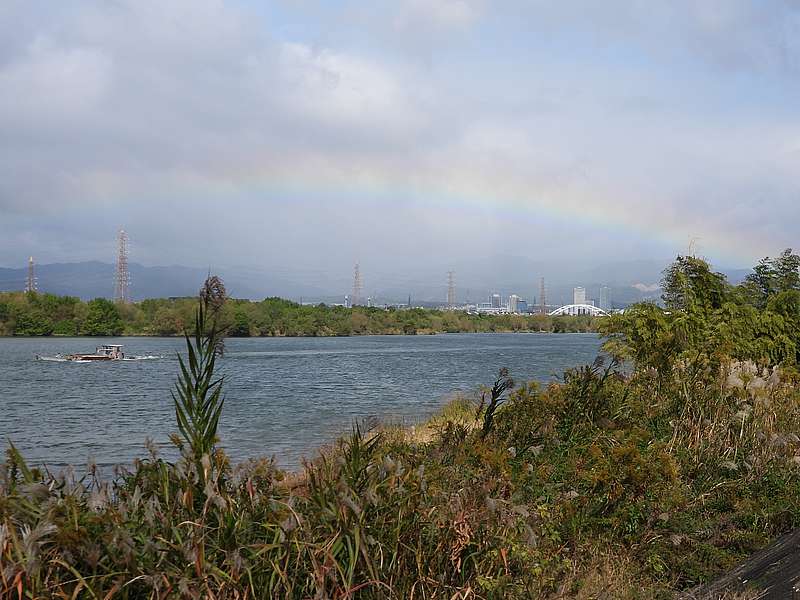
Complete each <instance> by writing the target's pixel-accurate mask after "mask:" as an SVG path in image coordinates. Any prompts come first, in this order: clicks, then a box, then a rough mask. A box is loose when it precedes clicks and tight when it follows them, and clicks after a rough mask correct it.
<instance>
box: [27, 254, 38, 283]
mask: <svg viewBox="0 0 800 600" xmlns="http://www.w3.org/2000/svg"><path fill="white" fill-rule="evenodd" d="M25 291H26V292H35V291H36V273H35V272H34V267H33V257H32V256H31V257H30V258H29V259H28V279H27V281H26V282H25Z"/></svg>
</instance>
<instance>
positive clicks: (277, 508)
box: [0, 325, 800, 599]
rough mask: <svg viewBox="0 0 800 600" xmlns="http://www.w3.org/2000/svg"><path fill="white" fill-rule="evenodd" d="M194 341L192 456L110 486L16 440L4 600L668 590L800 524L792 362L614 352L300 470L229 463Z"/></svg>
mask: <svg viewBox="0 0 800 600" xmlns="http://www.w3.org/2000/svg"><path fill="white" fill-rule="evenodd" d="M197 329H198V330H200V331H205V330H207V329H208V328H207V327H205V325H203V326H198V327H197ZM187 343H188V344H189V345H190V346H192V344H194V346H193V349H194V351H198V348H200V352H201V354H200V356H195V359H193V360H194V361H195V362H196V367H197V368H194V367H192V366H191V365H190V366H189V367H184V368H183V369H182V371H181V374H180V380H179V385H178V388H177V389H178V390H179V391H181V390H182V391H183V395H181V394H179V395H178V397H177V398H176V400H175V402H176V410H182V411H183V417H181V413H180V412H179V413H178V427H179V431H180V434H181V436H179V437H177V438H176V443H177V444H178V445H179V447H180V448H181V452H182V457H181V459H179V460H178V461H176V462H174V463H171V462H168V461H165V460H162V459H161V458H159V457H158V456H157V455H155V454H154V453H152V452H151V453H150V455H149V456H146V457H145V458H143V459H141V460H138V461H136V462H135V463H134V465H133V466H132V467H131V468H129V469H120V470H119V471H118V473H117V474H116V475H115V477H114V478H112V479H111V480H102V479H100V478H99V477H98V476H97V474H96V473H95V472H92V471H90V472H89V473H87V474H85V475H83V476H80V477H78V476H76V475H74V474H73V473H72V472H66V473H59V474H51V473H47V472H42V471H41V470H39V469H35V468H30V467H28V466H27V465H26V464H25V461H24V460H23V457H21V456H20V455H19V453H18V452H17V451H16V449H15V448H14V447H13V446H10V447H9V449H8V451H7V459H6V461H5V463H4V465H3V466H2V468H0V597H9V598H20V599H21V598H98V599H101V598H131V599H133V598H218V599H245V598H247V599H249V598H320V599H322V598H330V599H345V598H376V599H378V598H380V599H395V598H397V599H401V598H402V599H406V598H418V599H423V598H424V599H432V598H447V599H452V598H461V599H467V598H469V599H472V598H475V599H478V598H486V599H490V598H536V597H541V598H585V599H589V598H608V597H614V598H631V599H635V598H671V597H674V596H675V595H676V594H679V593H688V591H690V590H692V589H694V588H695V586H697V585H698V584H701V583H703V582H705V581H708V580H709V579H710V578H713V577H714V576H715V575H717V574H719V573H720V572H722V571H723V570H725V569H727V568H728V567H730V566H732V565H734V564H735V563H736V562H737V561H739V560H741V559H742V558H744V557H745V556H747V555H748V554H749V553H751V552H752V551H754V550H756V549H758V548H760V547H761V546H763V545H764V544H765V543H766V542H767V541H768V540H770V539H771V538H772V537H774V536H776V535H778V534H781V533H783V532H785V531H788V530H790V529H791V528H793V527H796V526H797V525H798V524H799V523H800V506H799V505H798V503H797V498H798V497H800V437H798V433H800V394H798V391H797V390H798V387H797V377H798V376H797V374H796V372H794V371H793V370H791V369H788V368H786V369H781V370H776V371H774V372H773V371H770V372H766V373H765V372H762V371H761V370H760V369H757V368H755V366H753V365H750V364H747V363H737V362H733V361H727V362H725V363H724V364H723V367H722V369H720V370H718V371H708V372H705V373H703V374H702V375H701V376H698V375H697V373H693V374H692V376H691V377H687V376H686V373H685V372H684V371H683V370H682V368H681V366H680V364H677V363H676V365H675V367H674V368H673V369H672V370H671V371H670V372H669V373H668V374H665V373H663V372H655V371H653V370H648V369H633V370H632V371H631V372H627V373H623V372H621V371H620V370H619V369H618V367H617V365H616V364H611V365H604V364H602V363H601V362H597V363H595V364H594V365H590V366H587V367H582V368H579V369H574V370H571V371H568V372H567V373H565V374H564V377H563V381H561V382H559V383H554V384H552V385H550V386H548V387H546V388H542V387H541V386H539V385H537V384H534V383H522V384H519V385H518V386H516V388H515V389H513V391H511V390H510V386H506V385H503V381H506V379H507V375H508V374H507V373H501V374H500V377H499V378H498V381H496V382H495V384H494V385H493V386H491V387H490V388H487V392H486V393H485V394H484V395H483V401H481V395H480V393H479V394H478V395H476V396H475V397H474V398H471V397H468V396H458V397H456V398H454V399H453V400H452V401H451V402H449V403H448V404H447V405H446V406H445V407H444V408H443V409H442V411H441V412H440V413H439V414H438V415H437V416H436V417H434V418H433V419H431V420H430V421H429V422H428V423H426V424H424V425H422V426H418V427H415V428H414V429H413V430H409V429H402V428H399V427H388V428H384V429H373V430H363V429H361V428H359V427H355V428H354V429H353V431H352V432H351V433H350V434H349V435H347V436H344V437H343V438H341V439H340V440H338V442H336V443H335V444H334V445H333V446H332V447H331V448H329V449H328V450H327V451H326V452H325V453H324V454H321V455H320V456H319V457H318V458H317V459H315V460H314V461H311V462H309V463H307V464H306V465H305V468H304V470H303V471H302V473H299V474H289V473H285V472H283V471H281V470H280V469H278V468H277V467H276V466H275V465H274V464H273V463H272V462H271V461H269V460H255V461H248V462H246V463H243V464H239V465H232V464H230V462H229V461H228V459H227V457H226V456H225V454H224V452H223V451H222V449H221V448H220V447H219V441H218V440H217V439H216V427H215V425H216V419H217V418H218V414H219V412H218V409H219V410H221V406H222V399H223V395H222V392H221V386H222V383H221V382H219V383H218V384H214V382H215V381H216V380H214V379H213V377H212V376H211V375H213V357H214V355H215V353H214V350H213V348H214V347H215V344H213V343H209V340H208V338H203V337H202V336H201V337H199V338H198V339H196V340H195V341H194V342H192V341H191V340H187ZM209 364H211V369H210V371H209V370H208V369H204V368H202V365H206V366H208V365H209ZM215 386H216V387H215ZM492 390H494V393H492ZM492 399H494V401H493V400H492ZM487 407H491V408H492V414H491V417H492V418H491V419H489V420H488V421H487V418H486V416H487V410H486V409H487ZM192 411H194V412H192ZM487 422H488V424H487ZM193 424H194V425H193ZM201 434H202V435H201ZM742 594H743V595H740V596H735V595H733V596H731V597H732V598H734V597H742V598H746V597H747V595H746V594H745V593H742Z"/></svg>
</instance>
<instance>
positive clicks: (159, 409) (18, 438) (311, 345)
mask: <svg viewBox="0 0 800 600" xmlns="http://www.w3.org/2000/svg"><path fill="white" fill-rule="evenodd" d="M109 342H110V343H117V344H124V345H125V348H124V350H125V353H126V354H127V355H129V356H130V355H137V356H142V355H152V356H163V357H164V358H158V359H152V360H142V361H124V362H110V363H72V362H46V361H37V360H35V356H36V355H43V356H48V355H50V356H52V355H55V354H59V353H60V354H68V353H71V352H92V351H93V350H94V348H95V346H96V345H98V344H100V343H109ZM184 348H185V346H184V341H183V340H182V339H180V338H114V339H113V340H110V339H98V338H0V410H1V411H2V413H0V440H2V444H3V445H5V444H6V441H7V440H11V441H12V442H13V443H14V444H15V445H16V446H17V447H18V448H19V449H20V450H21V451H22V453H23V455H24V456H25V457H26V459H28V461H29V462H31V463H33V464H42V463H44V464H47V465H49V466H52V467H62V466H64V465H66V464H71V465H74V466H75V467H77V468H83V466H85V465H86V464H87V461H89V460H93V461H95V462H96V463H97V464H98V465H100V466H103V467H108V466H110V465H113V464H117V463H130V462H131V461H132V460H133V459H134V458H135V457H137V456H144V455H145V454H146V451H145V449H144V442H145V439H146V438H150V439H152V440H153V441H154V442H156V444H157V445H158V446H159V447H160V448H161V449H162V452H163V453H164V455H165V456H167V457H174V456H175V452H174V449H172V448H171V446H170V444H169V441H168V436H169V434H170V433H171V432H174V431H176V428H175V424H174V411H173V406H172V399H171V396H170V390H171V389H172V388H173V386H174V383H175V380H176V376H177V372H178V362H177V358H176V353H177V352H180V351H183V350H184ZM599 348H600V340H599V339H598V337H597V336H596V335H594V334H500V333H498V334H445V335H435V336H364V337H347V338H247V339H242V338H239V339H228V340H227V341H226V353H225V356H224V358H222V359H221V360H220V363H219V365H220V372H221V373H222V374H224V375H225V384H224V386H225V393H226V398H227V399H226V402H225V408H224V411H223V415H222V420H221V425H220V432H219V433H220V437H221V440H222V446H223V447H224V448H225V449H226V451H227V452H228V453H229V455H230V456H231V457H232V458H233V459H234V460H242V459H245V458H249V457H255V456H270V455H275V457H276V460H277V462H278V463H279V464H280V465H281V466H284V467H289V468H295V467H297V466H298V464H299V461H300V459H301V457H302V456H311V455H313V453H314V452H315V450H316V449H317V448H319V447H320V446H321V445H323V444H325V443H328V442H330V441H332V440H333V439H335V437H336V436H337V435H338V434H341V433H343V432H345V431H347V430H348V429H349V428H350V427H351V425H352V423H353V422H355V421H357V420H361V419H372V418H375V417H377V418H382V419H385V418H390V419H392V420H397V421H400V422H404V423H407V424H410V423H414V422H418V421H421V420H423V419H425V418H426V417H428V416H430V415H431V414H432V413H433V412H435V411H436V410H437V409H438V408H439V407H440V406H441V405H442V403H443V402H444V401H446V399H447V397H448V396H449V395H451V394H453V393H455V392H458V391H463V392H472V391H474V390H475V389H476V387H477V386H478V385H480V384H488V383H491V381H492V380H493V377H494V375H495V374H496V373H497V370H498V369H499V368H500V367H508V368H509V369H510V370H511V374H512V376H513V377H514V378H515V379H517V380H538V381H542V382H545V383H546V382H548V381H552V380H554V378H555V377H556V376H557V375H560V374H561V373H562V372H563V370H564V369H565V368H568V367H573V366H577V365H580V364H586V363H590V362H591V361H592V360H594V358H595V357H596V356H597V354H598V352H599Z"/></svg>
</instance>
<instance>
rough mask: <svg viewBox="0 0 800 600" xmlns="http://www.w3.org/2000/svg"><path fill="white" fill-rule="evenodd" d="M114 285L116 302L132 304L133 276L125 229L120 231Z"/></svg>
mask: <svg viewBox="0 0 800 600" xmlns="http://www.w3.org/2000/svg"><path fill="white" fill-rule="evenodd" d="M114 284H115V285H114V300H115V301H117V302H122V303H127V302H130V300H131V298H130V285H131V276H130V273H129V272H128V234H127V233H125V230H124V229H120V230H119V236H118V237H117V272H116V276H115V278H114Z"/></svg>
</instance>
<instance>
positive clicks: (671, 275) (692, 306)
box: [661, 256, 730, 312]
mask: <svg viewBox="0 0 800 600" xmlns="http://www.w3.org/2000/svg"><path fill="white" fill-rule="evenodd" d="M661 289H662V291H663V295H662V298H663V300H664V303H665V304H666V306H667V308H668V309H670V310H691V311H698V310H699V311H704V312H707V311H710V310H715V309H718V308H720V307H721V306H722V304H724V303H725V302H726V301H727V299H728V296H729V293H730V292H729V286H728V283H727V282H726V281H725V276H724V275H722V274H721V273H714V272H712V271H711V268H710V267H709V265H708V263H707V262H705V261H704V260H702V259H699V258H695V257H693V256H678V257H677V258H676V259H675V262H673V263H672V264H671V265H670V266H669V267H667V269H666V270H665V271H664V277H663V278H662V280H661Z"/></svg>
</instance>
